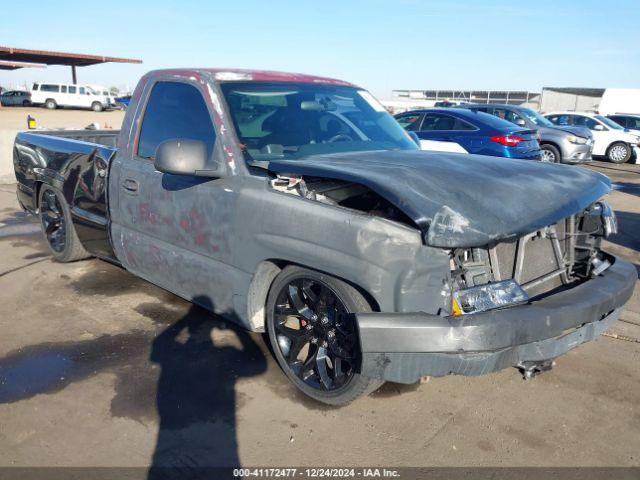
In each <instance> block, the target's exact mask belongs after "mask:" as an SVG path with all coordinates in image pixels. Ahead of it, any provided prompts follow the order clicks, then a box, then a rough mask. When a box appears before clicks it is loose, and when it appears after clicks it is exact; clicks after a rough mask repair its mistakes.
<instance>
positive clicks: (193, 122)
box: [138, 82, 216, 158]
mask: <svg viewBox="0 0 640 480" xmlns="http://www.w3.org/2000/svg"><path fill="white" fill-rule="evenodd" d="M176 138H188V139H191V140H201V141H203V142H205V143H206V145H207V151H208V152H209V155H211V152H213V145H214V143H215V139H216V134H215V130H214V128H213V123H212V122H211V116H210V115H209V110H208V109H207V105H206V104H205V102H204V98H202V95H201V94H200V91H199V90H198V89H197V88H196V87H194V86H193V85H189V84H186V83H177V82H158V83H156V84H155V85H154V87H153V90H152V91H151V95H149V100H148V102H147V108H146V110H145V112H144V118H143V119H142V128H141V129H140V139H139V141H138V155H139V156H140V157H145V158H153V157H155V155H156V149H157V148H158V145H160V144H161V143H162V142H164V141H165V140H172V139H176Z"/></svg>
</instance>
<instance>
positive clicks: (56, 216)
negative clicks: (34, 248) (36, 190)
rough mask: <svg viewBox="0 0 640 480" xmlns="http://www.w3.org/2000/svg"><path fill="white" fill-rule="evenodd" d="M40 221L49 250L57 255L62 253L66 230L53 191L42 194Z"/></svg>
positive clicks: (60, 209)
mask: <svg viewBox="0 0 640 480" xmlns="http://www.w3.org/2000/svg"><path fill="white" fill-rule="evenodd" d="M40 221H41V222H42V231H43V232H44V236H45V238H46V239H47V242H48V243H49V247H51V250H53V251H54V252H58V253H61V252H63V251H64V247H65V244H66V241H67V228H66V222H65V219H64V213H63V210H62V205H61V204H60V201H59V200H58V196H57V195H56V194H55V192H54V191H53V190H49V189H47V190H46V191H44V192H43V194H42V200H41V203H40Z"/></svg>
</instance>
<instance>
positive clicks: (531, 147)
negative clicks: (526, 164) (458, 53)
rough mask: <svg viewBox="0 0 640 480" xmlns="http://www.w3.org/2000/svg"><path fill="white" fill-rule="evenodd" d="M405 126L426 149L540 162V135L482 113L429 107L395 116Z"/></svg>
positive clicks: (461, 109)
mask: <svg viewBox="0 0 640 480" xmlns="http://www.w3.org/2000/svg"><path fill="white" fill-rule="evenodd" d="M395 118H396V120H398V122H399V123H400V125H402V127H403V128H404V129H405V130H407V131H409V132H415V133H416V135H417V136H418V138H419V139H420V146H421V147H422V149H423V150H436V151H446V152H460V153H475V154H478V155H491V156H494V157H506V158H521V159H526V160H539V159H540V158H541V154H542V151H541V150H540V144H539V143H538V133H537V132H536V131H535V130H526V129H523V128H522V127H520V126H518V125H514V124H513V123H511V122H507V121H506V120H502V119H500V118H497V117H495V116H493V115H489V114H487V113H483V112H475V111H471V110H467V109H463V108H456V109H451V108H447V109H444V108H429V109H423V110H413V111H410V112H405V113H401V114H398V115H396V117H395Z"/></svg>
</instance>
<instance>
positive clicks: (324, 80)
mask: <svg viewBox="0 0 640 480" xmlns="http://www.w3.org/2000/svg"><path fill="white" fill-rule="evenodd" d="M150 73H151V74H169V75H180V76H194V75H198V74H199V73H208V74H210V75H211V76H212V77H214V79H215V80H216V81H218V82H233V81H245V82H297V83H321V84H325V85H342V86H349V87H356V85H354V84H352V83H349V82H345V81H344V80H338V79H336V78H328V77H319V76H316V75H306V74H303V73H288V72H274V71H271V70H249V69H241V68H179V69H167V70H156V71H155V72H150Z"/></svg>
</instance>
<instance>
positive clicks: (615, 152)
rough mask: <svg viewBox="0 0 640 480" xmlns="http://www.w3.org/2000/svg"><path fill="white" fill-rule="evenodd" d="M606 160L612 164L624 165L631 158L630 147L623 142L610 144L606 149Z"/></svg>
mask: <svg viewBox="0 0 640 480" xmlns="http://www.w3.org/2000/svg"><path fill="white" fill-rule="evenodd" d="M607 158H608V159H609V161H610V162H612V163H626V162H628V161H629V159H630V158H631V147H630V146H629V145H628V144H626V143H623V142H615V143H612V144H611V145H610V146H609V148H608V149H607Z"/></svg>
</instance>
